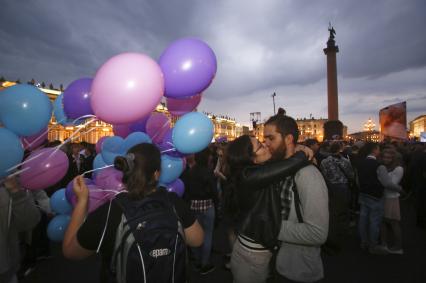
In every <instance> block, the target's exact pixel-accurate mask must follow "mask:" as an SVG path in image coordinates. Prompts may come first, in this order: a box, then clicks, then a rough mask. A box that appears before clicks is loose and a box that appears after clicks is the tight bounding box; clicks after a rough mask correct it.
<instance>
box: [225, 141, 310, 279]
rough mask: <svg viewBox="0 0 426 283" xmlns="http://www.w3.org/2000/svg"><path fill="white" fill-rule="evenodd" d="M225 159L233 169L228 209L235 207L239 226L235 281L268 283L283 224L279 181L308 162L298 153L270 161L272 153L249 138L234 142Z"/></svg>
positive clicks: (234, 250)
mask: <svg viewBox="0 0 426 283" xmlns="http://www.w3.org/2000/svg"><path fill="white" fill-rule="evenodd" d="M226 157H227V163H228V166H229V170H230V171H229V175H230V184H229V187H228V188H227V190H228V191H230V192H231V194H230V195H229V196H228V200H227V202H228V205H227V207H232V208H233V210H234V214H235V217H236V222H237V226H238V228H237V234H238V236H237V241H235V243H234V247H233V251H232V256H231V270H232V273H233V277H234V282H245V283H247V282H266V279H267V277H268V275H269V262H270V259H271V257H272V252H271V251H272V250H273V249H274V248H275V247H276V245H277V237H278V233H279V231H280V225H281V200H280V193H281V188H282V184H281V183H280V181H281V180H283V179H284V178H285V177H286V176H289V175H290V174H292V173H295V172H296V171H297V170H298V169H300V168H301V167H302V166H303V165H304V164H306V163H307V159H306V157H305V154H303V153H299V154H296V155H295V156H294V157H292V158H289V159H287V160H282V161H278V162H273V163H272V162H268V160H269V159H270V158H271V154H270V152H269V150H268V149H267V148H266V147H264V145H263V144H262V143H260V142H259V141H258V140H257V139H256V138H255V137H250V136H248V135H243V136H241V137H239V138H237V139H236V140H234V141H233V142H231V143H230V144H229V147H228V149H227V153H226ZM229 198H230V199H231V200H229ZM230 201H231V204H229V202H230Z"/></svg>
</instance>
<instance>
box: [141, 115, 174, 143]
mask: <svg viewBox="0 0 426 283" xmlns="http://www.w3.org/2000/svg"><path fill="white" fill-rule="evenodd" d="M169 129H170V120H169V118H168V117H167V116H166V115H165V114H163V113H152V114H151V116H150V117H149V118H148V121H147V122H146V133H147V134H148V135H149V136H150V137H151V139H152V141H153V142H154V143H156V144H159V143H161V141H162V140H163V138H164V136H165V135H166V133H167V131H168V130H169Z"/></svg>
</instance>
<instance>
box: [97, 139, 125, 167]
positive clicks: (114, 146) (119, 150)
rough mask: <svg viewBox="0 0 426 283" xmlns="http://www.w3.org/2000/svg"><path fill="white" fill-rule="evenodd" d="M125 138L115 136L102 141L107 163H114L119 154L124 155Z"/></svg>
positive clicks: (104, 158)
mask: <svg viewBox="0 0 426 283" xmlns="http://www.w3.org/2000/svg"><path fill="white" fill-rule="evenodd" d="M123 144H124V140H123V139H122V138H121V137H117V136H113V137H109V138H106V139H105V140H104V142H103V143H102V152H101V153H102V158H103V160H104V161H105V163H106V164H107V165H112V164H114V159H115V158H116V157H117V156H120V155H121V156H124V155H125V154H126V151H125V150H124V147H123Z"/></svg>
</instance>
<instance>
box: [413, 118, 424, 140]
mask: <svg viewBox="0 0 426 283" xmlns="http://www.w3.org/2000/svg"><path fill="white" fill-rule="evenodd" d="M423 132H426V115H421V116H419V117H417V118H415V119H414V120H413V121H411V122H410V137H412V138H417V139H418V138H420V134H421V133H423Z"/></svg>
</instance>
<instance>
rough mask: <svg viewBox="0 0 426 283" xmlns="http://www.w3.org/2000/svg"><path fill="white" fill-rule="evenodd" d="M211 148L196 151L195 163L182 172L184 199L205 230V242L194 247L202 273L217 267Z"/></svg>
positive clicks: (214, 185)
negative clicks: (213, 260) (213, 250)
mask: <svg viewBox="0 0 426 283" xmlns="http://www.w3.org/2000/svg"><path fill="white" fill-rule="evenodd" d="M210 157H211V155H210V149H209V148H206V149H204V150H203V151H201V152H199V153H196V154H195V156H194V159H195V165H194V166H193V167H192V168H189V169H187V170H186V172H184V174H182V176H181V178H182V181H183V182H184V184H185V195H184V199H185V200H186V201H187V202H188V203H189V205H190V209H191V211H192V212H193V213H194V215H195V216H196V217H197V219H198V222H199V223H200V225H201V227H203V230H204V242H203V245H202V246H201V247H199V248H193V249H192V251H193V253H194V256H195V260H196V263H195V266H196V267H197V269H199V271H200V273H201V274H203V275H204V274H207V273H210V272H212V271H213V270H214V269H215V266H214V265H212V264H211V263H210V254H211V248H212V239H213V228H214V219H215V204H216V203H217V199H218V197H217V189H216V179H215V176H214V174H213V170H212V169H210V167H209V161H210Z"/></svg>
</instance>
